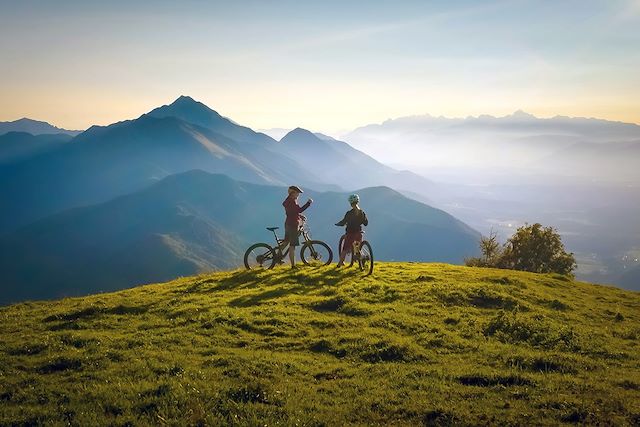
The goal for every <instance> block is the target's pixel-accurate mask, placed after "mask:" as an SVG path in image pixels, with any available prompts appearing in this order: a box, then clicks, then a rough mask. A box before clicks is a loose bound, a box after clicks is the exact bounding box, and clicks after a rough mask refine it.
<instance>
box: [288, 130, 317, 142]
mask: <svg viewBox="0 0 640 427" xmlns="http://www.w3.org/2000/svg"><path fill="white" fill-rule="evenodd" d="M293 138H295V139H301V138H304V139H306V140H317V139H320V138H318V137H317V136H316V135H314V133H313V132H311V131H308V130H307V129H303V128H300V127H297V128H295V129H293V130H292V131H290V132H289V133H287V134H286V135H285V136H284V137H283V138H282V139H281V140H280V142H286V141H287V140H291V139H293Z"/></svg>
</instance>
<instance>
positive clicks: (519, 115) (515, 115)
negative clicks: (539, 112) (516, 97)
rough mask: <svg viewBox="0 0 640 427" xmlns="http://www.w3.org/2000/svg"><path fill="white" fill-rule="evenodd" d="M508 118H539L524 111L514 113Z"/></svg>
mask: <svg viewBox="0 0 640 427" xmlns="http://www.w3.org/2000/svg"><path fill="white" fill-rule="evenodd" d="M508 117H511V118H514V119H536V118H537V117H536V116H534V115H533V114H530V113H527V112H526V111H523V110H517V111H514V112H513V113H512V114H511V115H510V116H508Z"/></svg>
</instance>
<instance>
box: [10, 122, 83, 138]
mask: <svg viewBox="0 0 640 427" xmlns="http://www.w3.org/2000/svg"><path fill="white" fill-rule="evenodd" d="M8 132H25V133H30V134H31V135H43V134H49V135H50V134H61V133H62V134H66V135H71V136H75V135H78V134H79V133H81V132H82V131H81V130H67V129H61V128H59V127H55V126H53V125H51V124H49V123H47V122H42V121H38V120H32V119H27V118H22V119H18V120H14V121H12V122H0V135H3V134H5V133H8Z"/></svg>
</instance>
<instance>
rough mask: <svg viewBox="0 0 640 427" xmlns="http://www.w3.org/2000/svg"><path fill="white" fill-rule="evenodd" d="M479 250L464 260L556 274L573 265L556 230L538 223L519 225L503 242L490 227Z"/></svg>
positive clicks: (574, 263)
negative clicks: (477, 254)
mask: <svg viewBox="0 0 640 427" xmlns="http://www.w3.org/2000/svg"><path fill="white" fill-rule="evenodd" d="M480 251H481V253H482V256H480V257H475V258H468V259H467V260H466V261H465V262H466V264H467V265H468V266H470V267H495V268H506V269H510V270H523V271H531V272H534V273H559V274H571V272H572V271H573V270H574V269H575V268H576V260H575V258H574V256H573V253H567V251H566V250H565V248H564V244H563V243H562V239H561V237H560V235H559V234H558V232H557V231H556V230H555V229H554V228H553V227H543V226H542V225H541V224H538V223H536V224H533V225H528V224H525V225H524V226H522V227H519V228H518V229H517V230H516V232H515V233H514V234H513V236H511V237H510V238H509V240H507V242H506V243H505V244H504V245H502V246H501V245H500V244H499V242H498V237H497V235H496V233H495V232H493V231H492V232H491V233H490V234H489V236H488V237H485V236H483V237H482V238H481V239H480Z"/></svg>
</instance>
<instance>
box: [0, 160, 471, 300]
mask: <svg viewBox="0 0 640 427" xmlns="http://www.w3.org/2000/svg"><path fill="white" fill-rule="evenodd" d="M358 193H359V194H360V196H361V198H362V205H363V208H364V209H366V212H367V214H368V216H369V217H370V219H371V223H370V226H369V227H368V229H367V234H366V235H367V239H369V240H370V241H371V242H372V244H373V245H374V251H375V256H376V257H380V259H387V260H404V261H442V262H450V263H461V262H462V261H463V259H464V257H467V256H471V255H474V254H475V253H476V252H477V241H478V238H479V234H478V233H477V232H475V231H474V230H472V229H471V228H469V227H468V226H466V225H465V224H464V223H462V222H460V221H458V220H456V219H455V218H453V217H452V216H451V215H449V214H447V213H445V212H443V211H440V210H438V209H434V208H431V207H429V206H427V205H424V204H422V203H419V202H416V201H414V200H411V199H408V198H406V197H404V196H403V195H401V194H400V193H398V192H396V191H394V190H392V189H390V188H388V187H372V188H366V189H361V190H359V191H358ZM286 194H287V189H286V187H276V186H264V185H257V184H251V183H246V182H240V181H236V180H233V179H231V178H229V177H228V176H225V175H212V174H209V173H206V172H203V171H189V172H185V173H182V174H175V175H171V176H169V177H167V178H165V179H163V180H161V181H160V182H158V183H156V184H154V185H151V186H149V187H147V188H145V189H143V190H140V191H138V192H134V193H131V194H128V195H125V196H121V197H118V198H115V199H113V200H111V201H108V202H105V203H102V204H98V205H94V206H88V207H82V208H76V209H71V210H68V211H65V212H63V213H61V214H58V215H54V216H51V217H49V218H46V219H43V220H41V221H37V222H35V223H33V224H31V225H29V226H27V227H24V228H22V229H21V230H19V231H17V232H14V233H11V234H9V235H6V236H4V238H3V239H1V240H0V269H2V271H3V293H2V296H1V297H0V304H1V303H7V302H11V301H19V300H24V299H33V298H51V297H60V296H68V295H84V294H88V293H93V292H96V291H107V290H116V289H122V288H125V287H129V286H132V285H134V284H139V283H149V282H154V281H159V280H166V279H170V278H174V277H177V276H185V275H193V274H196V273H201V272H204V271H211V270H219V269H230V268H237V267H240V266H241V265H242V257H243V254H244V250H245V249H246V248H247V247H248V246H249V245H250V244H251V243H254V242H256V241H265V242H267V243H270V244H273V236H272V234H271V233H270V232H268V231H267V230H266V229H265V227H267V226H280V227H282V222H283V211H282V207H281V206H280V204H281V202H282V200H283V199H284V198H285V197H286ZM304 195H305V196H306V195H309V196H312V197H313V199H314V203H313V204H312V206H311V208H309V209H308V210H307V211H306V212H305V214H306V215H307V218H308V223H309V225H310V228H311V233H312V236H313V237H314V238H318V239H322V240H325V241H326V242H328V243H329V245H330V246H332V247H333V248H334V251H337V249H335V248H336V246H337V242H338V239H339V237H340V235H341V234H342V232H343V230H342V229H341V228H338V227H336V226H334V225H333V224H334V223H335V222H337V221H338V220H339V219H341V218H342V215H343V214H344V212H345V211H346V210H348V208H349V206H348V203H347V202H346V199H347V193H343V192H316V191H313V190H307V191H305V194H304ZM279 234H280V235H282V230H280V232H279ZM281 237H282V236H281ZM89 284H90V285H89Z"/></svg>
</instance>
